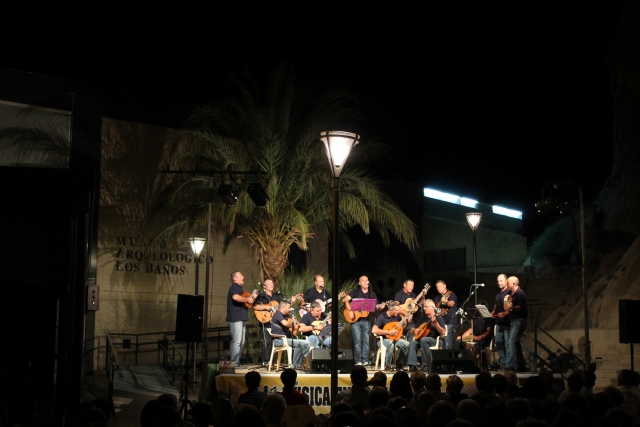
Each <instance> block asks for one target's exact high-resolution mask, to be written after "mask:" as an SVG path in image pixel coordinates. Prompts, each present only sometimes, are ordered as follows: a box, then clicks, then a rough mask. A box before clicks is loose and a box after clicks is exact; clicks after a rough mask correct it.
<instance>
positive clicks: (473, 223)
mask: <svg viewBox="0 0 640 427" xmlns="http://www.w3.org/2000/svg"><path fill="white" fill-rule="evenodd" d="M481 219H482V214H481V213H480V212H470V213H468V214H467V222H468V223H469V227H471V230H472V231H473V284H474V285H475V284H477V283H478V258H477V252H476V229H477V228H478V225H480V220H481ZM474 295H475V297H476V305H478V289H476V290H475V292H474Z"/></svg>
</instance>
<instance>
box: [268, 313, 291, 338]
mask: <svg viewBox="0 0 640 427" xmlns="http://www.w3.org/2000/svg"><path fill="white" fill-rule="evenodd" d="M285 319H288V317H287V318H285V317H284V314H282V312H281V311H280V310H277V311H276V312H275V313H274V315H273V317H272V318H271V333H272V334H275V335H286V337H287V338H292V336H291V330H290V329H289V328H287V327H286V326H284V325H283V324H282V321H283V320H285Z"/></svg>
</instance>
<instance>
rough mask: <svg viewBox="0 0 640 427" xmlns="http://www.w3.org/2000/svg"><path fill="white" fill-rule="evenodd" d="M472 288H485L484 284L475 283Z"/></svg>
mask: <svg viewBox="0 0 640 427" xmlns="http://www.w3.org/2000/svg"><path fill="white" fill-rule="evenodd" d="M471 286H476V287H478V286H480V287H483V288H484V283H475V284H473V285H471Z"/></svg>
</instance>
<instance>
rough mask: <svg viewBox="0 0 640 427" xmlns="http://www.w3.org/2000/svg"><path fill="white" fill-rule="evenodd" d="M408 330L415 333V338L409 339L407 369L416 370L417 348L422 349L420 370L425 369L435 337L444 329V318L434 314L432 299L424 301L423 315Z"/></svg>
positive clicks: (434, 308) (443, 331) (434, 306)
mask: <svg viewBox="0 0 640 427" xmlns="http://www.w3.org/2000/svg"><path fill="white" fill-rule="evenodd" d="M413 326H414V327H412V328H411V330H410V332H411V334H412V335H415V339H414V340H412V341H410V345H411V347H409V366H410V368H409V370H410V371H411V372H413V371H415V370H417V369H418V368H417V366H418V355H417V348H416V347H418V346H420V348H421V349H422V370H423V371H425V370H426V369H427V367H428V366H429V361H431V347H433V346H434V345H435V344H436V338H437V337H439V336H441V335H444V333H445V331H446V329H445V327H444V319H443V318H442V316H436V305H435V303H434V302H433V300H430V299H428V300H425V301H424V316H422V318H421V319H420V322H419V323H418V322H416V323H415V324H414V325H413Z"/></svg>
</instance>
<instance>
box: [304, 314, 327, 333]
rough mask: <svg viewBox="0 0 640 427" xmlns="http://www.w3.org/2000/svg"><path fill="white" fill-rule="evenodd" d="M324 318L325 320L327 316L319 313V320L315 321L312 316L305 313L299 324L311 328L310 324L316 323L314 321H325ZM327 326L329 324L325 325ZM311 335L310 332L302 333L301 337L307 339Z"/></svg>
mask: <svg viewBox="0 0 640 427" xmlns="http://www.w3.org/2000/svg"><path fill="white" fill-rule="evenodd" d="M326 318H327V315H326V314H324V313H321V314H320V319H316V318H315V317H313V316H312V315H311V313H306V314H305V315H304V316H302V319H300V323H301V324H303V325H307V326H311V324H312V323H313V322H316V321H323V320H324V319H326ZM328 324H329V323H327V325H328ZM311 334H313V332H312V331H308V332H303V333H302V335H304V336H307V337H308V336H309V335H311Z"/></svg>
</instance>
